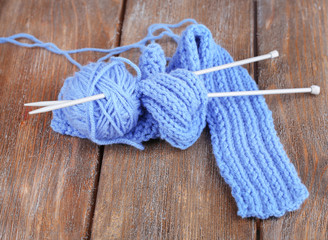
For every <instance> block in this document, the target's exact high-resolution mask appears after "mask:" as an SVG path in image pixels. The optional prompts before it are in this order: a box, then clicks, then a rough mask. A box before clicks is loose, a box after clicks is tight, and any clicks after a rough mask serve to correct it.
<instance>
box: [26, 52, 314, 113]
mask: <svg viewBox="0 0 328 240" xmlns="http://www.w3.org/2000/svg"><path fill="white" fill-rule="evenodd" d="M278 56H279V53H278V51H276V50H274V51H272V52H270V53H268V54H265V55H261V56H257V57H253V58H248V59H244V60H240V61H237V62H232V63H228V64H225V65H221V66H216V67H212V68H208V69H203V70H199V71H195V72H193V73H194V74H196V75H201V74H205V73H210V72H214V71H219V70H222V69H226V68H231V67H236V66H241V65H244V64H248V63H253V62H258V61H262V60H265V59H271V58H276V57H278ZM288 93H311V94H314V95H319V93H320V87H319V86H316V85H312V86H311V87H308V88H290V89H275V90H257V91H238V92H217V93H208V94H207V96H208V97H209V98H212V97H235V96H253V95H272V94H288ZM105 97H106V96H105V95H104V94H97V95H94V96H90V97H85V98H80V99H75V100H59V101H42V102H32V103H25V104H24V106H34V107H43V108H39V109H37V110H34V111H30V112H29V114H37V113H44V112H49V111H53V110H57V109H60V108H65V107H70V106H74V105H77V104H81V103H85V102H90V101H95V100H98V99H102V98H105Z"/></svg>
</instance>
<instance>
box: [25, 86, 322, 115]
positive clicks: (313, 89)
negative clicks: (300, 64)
mask: <svg viewBox="0 0 328 240" xmlns="http://www.w3.org/2000/svg"><path fill="white" fill-rule="evenodd" d="M289 93H311V94H313V95H319V93H320V87H319V86H316V85H312V86H311V87H309V88H290V89H273V90H257V91H239V92H218V93H209V94H207V96H208V97H209V98H212V97H235V96H254V95H272V94H289ZM102 98H105V95H104V94H98V95H94V96H91V97H85V98H81V99H76V100H71V101H69V102H66V103H63V104H57V105H52V106H48V107H44V108H40V109H37V110H34V111H31V112H29V114H37V113H44V112H49V111H53V110H56V109H60V108H65V107H69V106H73V105H77V104H80V103H85V102H90V101H94V100H98V99H102Z"/></svg>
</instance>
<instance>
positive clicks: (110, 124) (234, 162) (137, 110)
mask: <svg viewBox="0 0 328 240" xmlns="http://www.w3.org/2000/svg"><path fill="white" fill-rule="evenodd" d="M187 22H190V23H193V25H190V26H189V27H188V28H187V29H186V30H185V31H184V32H183V33H182V35H181V36H178V35H176V34H174V32H173V31H172V29H174V28H177V27H180V26H181V25H182V24H185V23H187ZM159 30H162V32H160V33H159V34H158V35H154V33H155V32H156V31H159ZM165 35H166V36H169V37H171V38H172V39H173V40H174V41H176V42H177V43H178V47H177V50H176V53H175V54H174V56H173V57H172V58H170V62H169V65H168V66H167V59H168V58H167V57H165V54H164V51H163V50H162V48H161V47H160V45H158V44H156V43H155V40H158V39H160V38H162V37H163V36H165ZM19 38H27V39H29V40H31V41H32V42H33V43H31V44H27V43H21V42H19V41H18V40H17V39H19ZM5 42H9V43H13V44H16V45H19V46H24V47H41V48H45V49H47V50H48V51H51V52H54V53H57V54H61V55H64V56H65V57H66V58H67V59H68V60H69V61H70V62H71V63H72V64H74V65H76V66H77V67H79V68H80V71H79V72H77V73H75V75H74V76H72V77H69V78H67V79H66V80H65V83H64V85H63V87H62V89H61V91H60V94H59V97H58V98H59V99H60V100H69V99H77V98H82V97H86V96H91V95H95V94H99V93H104V94H105V96H106V98H105V99H100V100H96V101H93V102H88V103H84V104H79V105H76V106H71V107H67V108H63V109H59V110H55V111H53V120H52V122H51V127H52V128H53V130H55V131H57V132H59V133H62V134H68V135H72V136H77V137H81V138H88V139H90V140H92V141H93V142H95V143H98V144H101V145H106V144H114V143H124V144H129V145H132V146H134V147H136V148H139V149H143V146H142V142H144V141H148V140H149V139H153V138H162V139H165V140H166V141H168V142H169V143H170V144H171V145H172V146H174V147H177V148H180V149H186V148H188V147H189V146H191V145H192V144H193V143H194V142H195V141H196V140H197V139H198V137H199V136H200V134H201V132H202V130H203V128H204V127H205V124H206V121H207V123H208V125H209V128H210V133H211V141H212V146H213V152H214V155H215V157H216V160H217V163H218V166H219V168H220V172H221V175H222V176H223V178H224V179H225V181H226V182H227V183H228V184H229V185H230V187H231V192H232V195H233V196H234V198H235V200H236V202H237V206H238V214H239V215H240V216H242V217H258V218H262V219H265V218H268V217H270V216H276V217H279V216H282V215H283V214H285V212H286V211H293V210H296V209H298V208H299V207H300V205H301V204H302V203H303V202H304V200H305V199H306V198H307V197H308V195H309V193H308V191H307V189H306V187H305V186H304V185H303V184H302V183H301V180H300V179H299V177H298V175H297V171H296V170H295V168H294V166H293V164H292V163H291V162H290V161H289V159H288V157H287V154H286V153H285V151H284V149H283V146H282V144H281V143H280V140H279V138H278V137H277V134H276V131H275V129H274V124H273V119H272V114H271V111H270V110H269V109H268V106H267V105H266V103H265V99H264V98H263V97H262V96H248V97H234V98H212V99H210V100H208V98H207V92H227V91H245V90H257V89H258V88H257V86H256V83H255V82H254V80H253V79H252V78H251V77H250V75H249V74H248V72H247V71H246V70H245V69H244V68H242V67H234V68H229V69H225V70H221V71H218V72H213V73H208V74H205V75H202V76H200V77H198V76H196V75H194V74H193V73H192V72H191V71H196V70H200V69H205V68H209V67H213V66H218V65H222V64H226V63H229V62H232V61H233V59H232V58H231V56H230V55H229V53H228V52H227V51H226V50H224V49H223V48H222V47H220V46H219V45H217V44H216V43H215V42H214V40H213V38H212V35H211V33H210V31H209V30H208V29H207V28H206V27H205V26H203V25H199V24H197V23H196V21H194V20H192V19H185V20H183V21H181V22H180V23H178V24H154V25H151V26H150V27H149V28H148V34H147V36H146V37H145V38H144V39H142V40H140V41H139V42H137V43H134V44H131V45H128V46H123V47H118V48H114V49H99V48H83V49H75V50H61V49H59V48H58V47H57V46H56V45H54V44H53V43H43V42H42V41H40V40H38V39H37V38H35V37H33V36H31V35H28V34H17V35H13V36H11V37H8V38H0V43H5ZM147 43H150V44H148V45H147ZM132 48H139V49H140V50H141V52H142V53H141V55H140V59H139V66H138V67H137V66H136V65H134V64H133V63H132V62H130V61H129V60H127V59H124V58H114V57H113V55H116V54H120V53H122V52H124V51H127V50H129V49H132ZM85 51H96V52H103V53H106V55H105V56H104V57H102V58H100V59H99V60H98V61H97V62H96V63H90V64H88V65H86V66H82V65H81V64H79V63H78V62H76V61H75V60H74V59H73V58H72V57H71V54H75V53H80V52H85ZM107 59H109V62H104V60H107ZM125 64H129V65H130V66H132V67H133V68H134V69H135V71H136V72H137V76H133V75H132V74H131V73H129V72H128V71H127V69H126V67H125Z"/></svg>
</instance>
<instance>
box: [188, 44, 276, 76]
mask: <svg viewBox="0 0 328 240" xmlns="http://www.w3.org/2000/svg"><path fill="white" fill-rule="evenodd" d="M276 57H279V52H278V51H277V50H274V51H272V52H269V53H268V54H264V55H261V56H257V57H252V58H248V59H244V60H240V61H237V62H232V63H228V64H224V65H220V66H216V67H212V68H207V69H203V70H199V71H196V72H194V74H196V75H201V74H205V73H210V72H215V71H219V70H223V69H226V68H231V67H236V66H241V65H245V64H248V63H253V62H258V61H262V60H265V59H270V58H276Z"/></svg>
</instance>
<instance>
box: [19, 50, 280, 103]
mask: <svg viewBox="0 0 328 240" xmlns="http://www.w3.org/2000/svg"><path fill="white" fill-rule="evenodd" d="M276 57H279V52H278V51H277V50H274V51H271V52H269V53H267V54H264V55H261V56H257V57H252V58H248V59H244V60H240V61H237V62H232V63H228V64H224V65H220V66H216V67H212V68H207V69H203V70H199V71H195V72H193V73H194V74H195V75H201V74H205V73H209V72H214V71H219V70H223V69H226V68H231V67H236V66H241V65H244V64H248V63H253V62H258V61H262V60H265V59H270V58H276ZM83 99H84V98H83ZM68 101H71V100H62V101H42V102H32V103H25V104H24V106H33V107H43V106H53V105H57V104H63V103H66V102H68ZM90 101H91V100H90ZM79 103H80V102H79ZM79 103H76V104H79ZM74 105H75V104H74ZM65 106H66V105H65ZM70 106H72V105H70Z"/></svg>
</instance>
